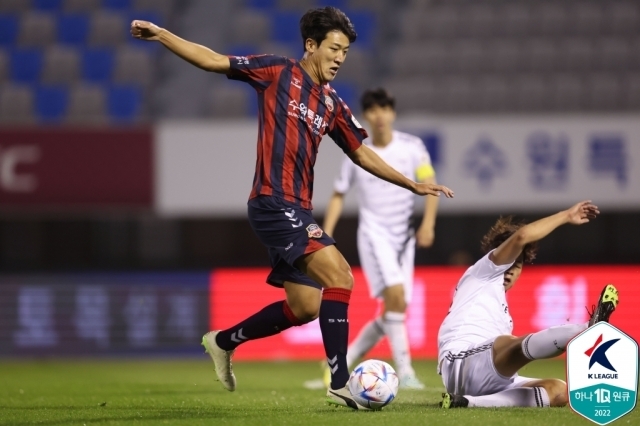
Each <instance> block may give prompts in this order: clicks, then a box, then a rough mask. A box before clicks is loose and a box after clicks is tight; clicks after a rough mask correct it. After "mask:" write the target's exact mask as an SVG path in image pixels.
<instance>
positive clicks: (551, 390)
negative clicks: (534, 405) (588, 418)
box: [544, 379, 569, 407]
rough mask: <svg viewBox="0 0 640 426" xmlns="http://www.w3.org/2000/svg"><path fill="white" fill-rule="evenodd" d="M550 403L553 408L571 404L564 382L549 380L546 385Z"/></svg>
mask: <svg viewBox="0 0 640 426" xmlns="http://www.w3.org/2000/svg"><path fill="white" fill-rule="evenodd" d="M544 388H545V390H546V391H547V395H549V403H550V405H551V406H552V407H564V406H565V405H567V404H568V403H569V401H568V398H567V384H566V383H565V381H564V380H560V379H549V380H548V381H547V383H545V385H544Z"/></svg>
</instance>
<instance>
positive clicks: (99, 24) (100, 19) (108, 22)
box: [88, 11, 130, 46]
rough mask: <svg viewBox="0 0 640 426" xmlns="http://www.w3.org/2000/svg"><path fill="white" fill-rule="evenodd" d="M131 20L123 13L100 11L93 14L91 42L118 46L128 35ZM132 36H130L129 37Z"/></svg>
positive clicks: (90, 28)
mask: <svg viewBox="0 0 640 426" xmlns="http://www.w3.org/2000/svg"><path fill="white" fill-rule="evenodd" d="M128 27H129V22H127V20H126V19H125V17H124V16H123V15H122V14H119V13H113V12H107V11H99V12H95V13H94V14H93V15H92V16H91V23H90V24H89V40H88V42H89V44H90V45H92V46H117V45H119V44H121V43H123V42H124V41H125V37H128V34H129V33H128V31H127V29H128ZM128 38H130V37H128Z"/></svg>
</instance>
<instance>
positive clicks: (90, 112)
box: [65, 84, 108, 124]
mask: <svg viewBox="0 0 640 426" xmlns="http://www.w3.org/2000/svg"><path fill="white" fill-rule="evenodd" d="M65 122H66V123H69V124H105V123H107V122H108V117H107V100H106V95H105V91H104V88H103V87H102V86H99V85H86V84H79V85H75V86H73V87H72V88H71V89H70V93H69V108H68V110H67V114H66V116H65Z"/></svg>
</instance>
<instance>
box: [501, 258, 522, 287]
mask: <svg viewBox="0 0 640 426" xmlns="http://www.w3.org/2000/svg"><path fill="white" fill-rule="evenodd" d="M521 273H522V261H521V260H517V261H516V262H515V263H514V264H513V266H511V268H509V269H507V272H505V273H504V291H508V290H509V289H510V288H511V287H513V286H514V285H515V283H516V281H518V278H520V274H521Z"/></svg>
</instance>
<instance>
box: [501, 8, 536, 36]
mask: <svg viewBox="0 0 640 426" xmlns="http://www.w3.org/2000/svg"><path fill="white" fill-rule="evenodd" d="M498 13H499V16H500V18H499V19H500V21H501V22H502V25H501V26H502V28H501V31H500V32H501V33H502V34H503V35H505V36H508V37H519V36H523V35H526V34H528V33H529V31H530V30H531V27H532V26H534V23H533V13H532V11H531V8H530V5H529V3H524V2H515V3H507V4H505V5H504V6H503V7H502V8H501V10H500V11H499V12H498Z"/></svg>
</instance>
